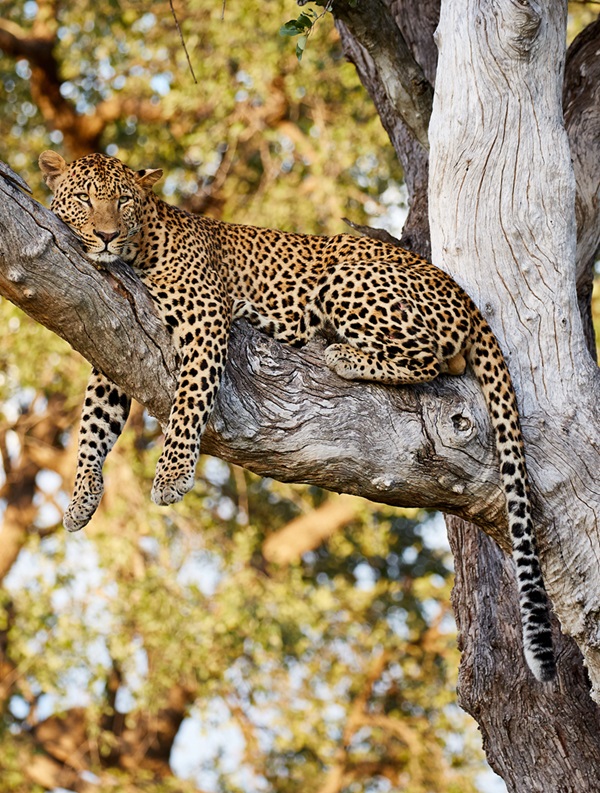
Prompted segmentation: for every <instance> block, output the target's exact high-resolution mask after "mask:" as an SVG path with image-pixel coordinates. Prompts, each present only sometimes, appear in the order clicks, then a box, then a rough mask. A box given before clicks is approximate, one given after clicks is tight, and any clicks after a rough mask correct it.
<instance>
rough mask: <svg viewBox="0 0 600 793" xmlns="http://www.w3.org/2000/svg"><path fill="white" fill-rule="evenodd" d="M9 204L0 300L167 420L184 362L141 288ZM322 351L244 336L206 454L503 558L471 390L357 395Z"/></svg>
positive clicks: (500, 511) (236, 338) (369, 388)
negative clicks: (456, 522)
mask: <svg viewBox="0 0 600 793" xmlns="http://www.w3.org/2000/svg"><path fill="white" fill-rule="evenodd" d="M0 194H1V195H2V200H1V201H0V228H1V230H2V238H1V241H0V246H1V247H0V294H3V295H4V296H5V297H7V298H8V299H9V300H11V301H12V302H13V303H15V304H16V305H18V306H20V307H21V308H23V310H25V311H26V312H27V313H28V314H29V315H30V316H32V317H33V318H34V319H36V320H37V321H38V322H40V323H42V324H43V325H45V326H46V327H48V328H50V329H51V330H53V331H54V332H55V333H58V334H59V335H61V336H62V337H63V338H65V339H66V340H67V341H69V343H71V344H72V346H73V347H75V349H77V350H79V351H80V352H81V353H82V355H84V356H85V357H86V358H87V359H88V360H89V361H90V362H92V363H93V364H94V365H95V366H97V367H98V368H99V369H101V370H102V371H103V372H105V373H106V375H107V376H108V377H110V378H111V379H112V380H113V381H114V382H116V383H117V384H119V385H121V386H122V387H123V388H124V389H125V390H126V391H127V392H128V393H130V394H131V395H132V396H133V397H134V398H136V399H137V400H138V401H140V402H141V403H142V404H143V405H145V406H146V407H147V408H148V410H149V411H150V412H151V413H152V414H153V415H155V416H156V417H157V418H158V419H159V420H160V421H161V422H163V423H164V422H166V420H167V417H168V413H169V408H170V405H171V398H172V395H173V393H174V388H175V372H176V369H177V367H176V357H175V351H174V350H173V348H172V347H171V342H170V339H169V337H168V334H167V332H166V330H165V329H164V328H163V326H162V325H161V323H160V321H159V320H158V319H157V318H156V316H155V315H154V313H153V309H152V304H151V301H150V299H149V297H148V295H147V293H146V291H145V289H144V288H143V286H142V285H141V284H140V282H139V281H138V280H137V278H136V277H135V276H134V275H133V273H132V272H131V271H130V270H129V268H128V267H126V266H125V265H121V266H115V267H112V266H111V271H110V273H107V272H106V271H102V272H100V271H98V270H97V269H95V268H94V266H93V265H92V264H91V263H90V262H89V261H87V260H86V259H84V258H83V256H82V255H81V254H80V253H79V252H78V250H77V242H76V240H75V239H74V237H73V235H72V234H71V232H70V231H69V230H68V229H67V228H66V226H64V225H63V224H62V223H61V222H60V221H58V219H57V218H56V217H55V216H54V215H53V214H52V213H50V212H49V211H48V210H46V209H44V208H43V207H42V206H41V205H39V204H37V203H36V202H35V201H33V200H32V199H30V198H29V197H28V196H25V195H24V194H22V193H21V192H20V191H18V190H17V189H16V188H15V187H14V186H13V185H12V184H11V183H9V182H3V183H2V184H1V185H0ZM124 340H126V343H125V342H124ZM322 352H323V345H322V343H321V342H319V341H315V342H313V343H311V344H310V345H309V346H308V347H306V348H305V349H303V350H295V349H293V348H290V347H289V346H286V345H282V344H280V343H278V342H275V341H273V340H272V339H270V338H269V337H267V336H265V335H263V334H261V333H259V332H257V331H255V330H253V329H251V328H249V327H248V326H247V325H242V324H240V325H238V326H237V327H236V328H235V329H234V331H233V333H232V340H231V353H230V361H229V364H228V367H227V370H226V373H225V377H224V382H223V386H222V388H221V391H220V395H219V400H218V405H217V409H216V411H215V413H214V415H213V419H212V421H211V424H210V426H209V429H208V430H207V432H206V434H205V436H204V439H203V444H202V448H203V451H205V452H208V453H212V454H216V455H217V456H219V457H222V458H224V459H226V460H229V461H232V462H236V463H239V464H240V465H243V466H244V467H246V468H249V469H250V470H253V471H255V472H257V473H260V474H263V475H267V476H272V477H274V478H276V479H280V480H282V481H294V482H310V483H313V484H316V485H320V486H322V487H326V488H329V489H331V490H336V491H340V492H347V493H351V494H356V495H362V496H365V497H367V498H370V499H372V500H374V501H380V502H384V503H388V504H394V505H398V506H405V505H410V506H423V507H429V508H432V509H443V510H445V511H448V512H452V513H456V514H459V515H461V516H463V517H466V518H468V519H470V520H473V521H475V522H476V523H477V524H478V525H480V526H482V527H483V528H485V529H486V530H488V531H491V532H492V533H493V536H494V537H495V539H497V540H498V541H499V542H500V543H502V544H503V545H504V546H505V547H506V540H505V535H504V525H505V524H504V500H503V496H502V493H501V490H500V488H499V485H498V470H497V462H496V457H495V452H494V444H493V441H492V438H491V435H490V432H489V422H488V414H487V410H486V407H485V403H484V401H483V397H482V394H481V390H480V388H479V386H478V384H477V382H476V381H475V379H474V378H473V377H471V376H467V377H463V378H449V377H442V378H439V379H438V381H436V382H434V383H433V384H429V385H426V386H418V387H415V388H388V387H384V386H378V385H370V384H358V383H349V382H347V381H344V380H341V379H340V378H338V377H337V376H336V375H334V374H333V373H332V372H330V371H329V370H328V369H327V368H326V367H325V366H324V364H323V354H322ZM82 387H83V384H82ZM364 416H368V417H369V421H368V422H364V421H363V420H359V419H360V417H364ZM465 482H469V486H468V487H467V486H466V485H465Z"/></svg>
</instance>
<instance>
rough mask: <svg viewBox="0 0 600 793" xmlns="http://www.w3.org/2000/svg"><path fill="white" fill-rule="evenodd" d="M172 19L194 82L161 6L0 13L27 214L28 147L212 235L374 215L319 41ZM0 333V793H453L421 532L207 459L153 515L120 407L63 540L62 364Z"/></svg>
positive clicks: (385, 188) (433, 597)
mask: <svg viewBox="0 0 600 793" xmlns="http://www.w3.org/2000/svg"><path fill="white" fill-rule="evenodd" d="M175 11H176V13H177V17H178V20H179V23H180V25H181V30H182V34H183V37H184V39H185V43H186V46H187V49H188V50H189V53H190V57H191V64H192V67H193V71H194V74H195V76H196V79H197V83H196V82H194V79H193V77H192V74H191V71H190V69H189V67H188V63H187V59H186V55H185V52H184V49H183V47H182V43H181V39H180V36H179V34H178V31H177V27H176V24H175V21H174V19H173V15H172V13H171V7H170V4H169V3H167V2H155V3H152V4H148V3H142V2H140V0H130V1H129V2H127V3H118V2H115V0H96V2H94V3H91V2H89V0H81V2H79V3H67V2H64V1H61V0H39V2H34V1H33V0H27V1H26V2H14V3H10V2H8V3H5V4H4V6H3V18H2V19H1V20H0V81H1V84H2V93H1V94H0V97H1V102H2V113H1V114H0V136H1V140H2V144H1V151H0V156H1V157H2V159H4V160H6V161H7V162H8V163H9V164H10V165H11V166H12V167H13V168H14V169H15V170H16V171H17V172H19V173H21V174H22V175H23V176H24V178H26V179H27V180H28V182H29V183H30V184H31V186H32V187H33V189H34V192H35V194H36V195H37V196H38V197H42V196H43V195H46V191H45V188H43V187H42V185H41V181H40V178H39V173H38V171H37V166H36V160H37V156H38V154H39V152H40V151H42V150H43V149H45V148H49V147H50V148H52V147H53V148H56V149H57V150H60V151H61V152H62V153H64V154H65V156H67V157H68V158H74V157H77V156H80V155H82V154H84V153H87V152H89V151H95V150H100V151H105V152H107V153H109V154H112V155H115V156H118V157H120V158H122V159H123V160H125V161H126V162H128V163H129V164H130V165H131V166H132V167H135V168H142V167H158V166H160V167H162V168H164V170H165V173H166V179H165V180H164V181H163V183H162V187H160V189H162V190H163V193H164V195H165V197H166V198H167V199H168V200H170V201H172V202H175V203H181V204H182V205H184V206H186V207H187V208H189V209H191V210H192V211H202V212H206V213H207V214H211V215H213V216H216V217H221V218H223V219H224V220H235V221H238V222H245V223H255V224H257V225H265V226H266V225H268V226H275V227H279V228H283V229H287V230H302V231H305V232H316V233H336V232H339V231H341V230H343V225H342V222H341V217H342V216H343V215H348V216H350V217H351V218H352V219H353V220H355V221H356V222H358V223H364V222H367V221H368V220H369V219H370V218H372V217H373V216H377V215H379V214H388V215H390V213H393V211H394V210H395V209H397V207H398V205H399V204H401V202H402V185H401V177H402V174H401V172H400V170H399V166H398V163H397V160H396V158H395V156H394V154H393V151H392V150H391V147H390V146H389V142H388V140H387V137H386V135H385V133H384V131H383V129H382V128H381V124H380V122H379V119H378V117H377V115H376V113H375V112H374V110H373V107H372V104H371V102H370V100H369V98H368V97H367V96H366V94H365V92H364V90H363V89H362V87H361V85H360V83H359V81H358V78H357V76H356V74H355V71H354V68H353V66H352V65H351V64H349V63H346V62H344V60H343V57H342V52H341V47H340V44H339V41H338V37H337V34H336V32H335V30H334V29H333V27H332V25H331V22H330V20H328V19H327V18H324V19H322V20H320V22H319V24H317V25H316V26H315V30H314V32H313V33H312V35H311V38H310V41H309V46H308V47H307V49H306V51H305V54H304V57H303V60H302V64H301V66H300V65H299V64H298V61H297V58H296V55H295V51H294V46H293V44H291V43H290V41H289V39H286V38H283V37H280V36H279V35H278V30H279V28H280V26H281V25H282V24H283V23H284V22H285V21H286V20H287V19H288V18H289V17H290V16H293V15H294V13H297V11H296V9H295V7H294V5H293V4H292V3H291V2H284V1H283V0H277V1H276V2H275V0H272V2H270V3H269V4H257V3H252V2H250V0H238V1H237V2H235V3H234V2H227V3H225V4H223V5H222V4H221V3H218V2H217V3H211V4H207V3H201V2H198V0H186V2H185V3H184V2H183V1H182V0H180V2H178V3H176V4H175ZM577 13H578V14H585V13H587V9H586V8H580V9H578V10H577ZM573 19H574V24H575V25H576V18H575V16H574V17H573ZM388 219H389V218H388ZM392 219H393V216H392ZM0 318H1V322H2V327H3V332H2V334H1V336H0V358H1V366H0V398H1V401H2V412H1V415H0V452H1V454H2V461H3V472H2V480H1V492H0V498H1V502H0V505H1V509H2V521H3V522H2V531H1V533H0V579H1V580H2V583H3V588H2V590H1V595H0V597H1V600H0V608H1V611H0V707H1V716H0V747H1V751H0V775H1V779H2V791H3V793H25V792H27V793H38V792H39V791H44V790H54V789H58V788H63V789H67V790H72V791H76V793H94V792H95V791H111V792H113V791H114V793H121V792H123V793H130V792H132V791H152V793H167V792H168V791H177V792H178V793H187V792H188V791H189V792H191V791H199V792H203V791H226V792H227V793H236V792H237V791H240V792H243V793H249V792H251V791H257V792H258V791H276V792H277V793H296V792H298V793H299V792H300V791H305V790H312V791H315V792H316V793H335V792H336V791H348V793H359V792H360V793H362V792H363V791H364V792H365V793H376V792H377V793H379V792H380V791H381V792H383V791H391V790H398V789H402V790H404V791H407V793H426V791H442V790H443V791H447V793H454V792H455V793H459V792H460V793H469V791H476V790H478V789H480V788H478V786H477V784H476V775H477V773H478V772H479V771H481V770H482V768H483V761H482V757H481V753H480V751H479V750H478V749H477V748H476V743H477V741H476V740H475V737H476V736H475V732H474V729H473V727H472V726H471V724H472V723H471V722H470V721H468V720H467V717H466V716H465V715H464V714H462V712H460V711H459V710H458V709H457V707H456V705H455V701H454V694H453V688H454V685H455V668H456V665H457V650H456V648H455V633H454V627H453V623H452V619H451V615H450V613H449V606H448V595H449V587H450V579H451V561H450V557H449V553H448V551H447V550H446V549H445V546H443V544H441V543H440V541H439V539H438V531H437V529H436V524H435V521H433V520H432V519H431V516H426V515H424V514H422V513H417V512H412V513H411V512H406V511H404V512H400V511H398V510H396V511H393V510H389V509H385V508H382V507H373V506H370V505H368V504H367V503H366V502H363V501H360V500H358V499H353V498H349V497H335V496H330V495H328V494H326V493H324V492H322V491H319V490H316V489H314V488H308V487H292V486H289V485H282V484H279V483H277V482H274V481H269V480H261V479H259V478H258V477H256V476H253V475H251V474H248V473H247V472H244V471H242V470H241V469H238V468H235V467H234V466H229V465H226V464H225V463H222V462H220V461H218V460H215V459H212V458H203V460H202V462H201V464H200V466H199V471H198V475H199V479H198V483H197V487H196V489H195V491H194V493H193V494H191V495H190V496H188V497H187V498H186V501H185V502H184V503H182V504H181V505H178V506H177V507H175V508H171V509H170V510H169V511H168V512H165V511H163V510H160V509H158V508H156V507H155V506H154V505H152V504H151V502H150V500H149V491H150V483H151V480H152V474H153V470H154V466H155V463H156V460H157V457H158V447H157V443H156V442H157V438H158V436H159V430H158V428H157V426H156V424H155V422H153V421H152V420H151V419H150V418H149V417H148V416H147V415H145V414H144V413H143V411H142V410H141V409H137V410H136V409H134V411H133V415H132V418H131V420H130V423H129V425H128V430H127V431H126V433H125V435H124V437H123V438H122V439H121V441H120V442H119V444H118V446H117V448H116V449H115V452H114V453H113V454H112V455H111V458H110V459H109V462H108V464H107V470H106V480H107V491H106V495H105V498H104V501H103V505H102V507H101V510H100V512H99V514H98V517H97V518H95V520H94V522H93V524H92V525H91V526H90V527H89V529H87V530H86V533H85V534H83V535H77V536H66V535H65V533H64V532H63V531H62V527H61V524H60V516H61V512H62V509H63V508H64V506H65V505H66V502H67V495H66V493H67V492H68V490H69V488H70V484H71V478H72V475H73V469H74V460H75V446H74V444H75V429H76V421H77V416H78V414H79V406H80V402H81V399H82V395H83V390H84V384H85V380H86V376H87V370H88V366H87V364H86V363H85V362H83V361H82V360H81V359H80V358H79V357H78V356H76V355H75V354H74V353H72V351H70V349H68V348H67V346H66V345H65V344H64V343H63V342H61V341H60V340H59V339H57V338H56V337H54V336H52V335H51V334H50V333H48V332H47V331H46V330H44V329H43V328H41V327H39V326H38V325H35V324H34V323H33V322H31V321H30V320H29V319H28V318H27V317H26V316H24V315H23V314H21V313H20V312H19V311H18V310H17V309H15V308H14V307H12V306H11V305H10V304H8V303H7V302H6V301H2V302H1V303H0ZM293 521H298V522H302V525H301V526H300V525H299V524H298V523H295V524H294V523H292V522H293ZM291 528H294V530H295V533H294V535H293V536H294V537H295V538H296V543H295V545H294V547H293V549H291V550H290V545H289V536H290V535H289V531H287V532H286V529H287V530H289V529H291ZM340 528H344V532H343V533H341V532H339V531H336V530H337V529H340ZM309 529H310V531H309ZM303 532H306V535H304V534H303ZM315 535H316V536H318V537H319V538H324V537H325V538H327V541H326V543H325V544H322V545H316V544H314V543H313V542H312V541H311V540H310V539H307V540H306V541H305V542H302V541H301V542H300V543H299V547H298V537H299V536H300V537H301V538H302V537H304V536H306V537H307V538H310V537H313V536H315ZM440 546H442V547H440Z"/></svg>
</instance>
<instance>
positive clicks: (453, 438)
mask: <svg viewBox="0 0 600 793" xmlns="http://www.w3.org/2000/svg"><path fill="white" fill-rule="evenodd" d="M440 419H441V420H439V421H438V432H439V434H440V438H441V439H442V442H443V443H444V445H445V446H450V447H453V448H462V447H464V446H466V445H468V444H469V443H471V441H472V440H473V438H474V437H475V436H476V435H477V423H476V421H475V418H474V416H473V413H472V412H471V410H470V409H469V407H468V405H466V404H465V403H464V402H462V401H460V400H457V401H455V402H454V404H451V403H450V404H447V405H444V406H443V407H442V409H441V415H440Z"/></svg>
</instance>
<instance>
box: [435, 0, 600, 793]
mask: <svg viewBox="0 0 600 793" xmlns="http://www.w3.org/2000/svg"><path fill="white" fill-rule="evenodd" d="M565 15H566V4H563V3H554V4H553V7H552V8H549V9H547V10H540V9H538V7H537V6H536V7H535V9H534V7H533V5H532V4H531V5H530V4H528V3H525V4H519V5H516V4H514V3H512V2H510V0H506V2H497V3H495V4H494V7H493V9H492V8H491V7H490V4H489V3H485V2H475V3H472V4H470V8H469V10H468V11H467V12H465V8H464V4H462V3H458V2H453V1H452V0H451V1H450V2H447V3H446V4H444V5H443V6H442V14H441V19H440V25H439V28H438V44H439V48H440V69H439V72H438V79H437V82H436V98H435V102H434V112H433V116H432V123H431V127H430V140H431V164H430V168H431V171H430V173H431V178H430V217H431V226H432V249H433V256H434V260H435V261H436V262H437V263H438V264H440V265H441V266H443V267H445V268H446V269H448V270H449V271H450V272H452V274H453V275H454V276H455V277H456V278H457V280H459V281H460V282H462V283H463V284H464V285H465V286H466V287H467V288H468V289H469V290H470V291H471V293H472V294H473V296H474V298H475V299H476V301H477V302H478V303H479V305H480V307H481V308H482V309H483V310H484V313H485V314H486V316H487V319H488V321H489V322H490V324H491V325H492V326H493V328H494V330H495V331H496V333H497V334H498V336H499V338H500V339H501V340H502V342H503V346H504V349H505V353H506V354H507V357H508V359H509V363H510V367H511V372H512V375H513V379H514V382H515V386H516V388H517V391H518V394H519V397H520V405H521V411H522V414H523V427H524V435H525V441H526V449H527V452H528V463H529V468H530V471H531V474H532V479H533V483H534V493H535V497H536V500H537V503H538V506H539V511H538V519H539V527H538V534H539V537H540V545H541V546H542V548H541V549H542V554H543V560H544V562H545V564H544V568H545V577H546V580H547V584H548V588H549V590H550V593H551V596H552V598H553V601H554V604H555V609H556V612H557V614H558V615H559V617H560V620H561V624H562V627H563V630H565V631H566V632H567V633H570V634H571V635H573V636H574V637H575V638H576V640H577V642H578V644H579V646H580V648H581V649H582V651H583V654H584V657H585V659H586V663H587V665H588V667H589V673H590V677H591V679H592V681H593V686H594V689H593V696H594V697H595V698H596V700H598V697H599V695H600V688H599V683H600V676H599V673H600V667H599V661H600V656H599V652H598V651H599V638H600V637H599V632H598V616H599V613H600V578H599V576H598V564H597V559H598V558H599V556H600V532H599V524H598V512H599V510H600V503H599V500H598V486H597V479H598V470H600V467H599V463H600V460H599V459H598V442H599V440H600V438H599V431H598V427H599V422H598V418H599V415H598V408H597V399H596V398H595V396H594V395H595V394H597V392H598V370H597V368H596V366H595V363H594V362H593V360H592V359H591V358H590V356H589V353H588V351H587V348H586V338H585V336H584V333H583V330H582V325H581V321H580V315H579V310H578V306H577V295H576V290H575V273H576V256H575V229H576V225H575V215H574V208H575V189H574V179H573V173H572V167H571V160H570V152H569V148H568V143H567V139H566V134H565V131H564V128H563V121H562V106H561V93H560V89H561V84H560V81H561V74H562V63H563V61H564V39H565V33H564V25H565ZM457 75H460V79H457ZM579 145H580V146H581V145H582V142H581V141H580V142H579ZM587 178H588V179H590V181H591V177H589V176H588V177H587ZM582 181H583V180H582ZM581 189H582V188H581V186H580V195H581ZM591 189H592V190H593V189H594V187H593V186H592V188H591ZM595 189H596V191H597V181H596V185H595ZM590 198H591V197H590V196H585V197H584V200H583V204H584V205H585V206H590V205H592V206H593V204H594V202H593V200H590ZM580 203H582V199H581V197H580ZM584 227H585V228H584ZM582 231H585V234H586V237H589V236H593V234H594V233H595V234H596V242H595V245H594V243H593V242H587V243H586V244H587V248H588V250H587V251H586V250H585V247H586V246H583V245H582V246H580V249H581V251H582V253H581V256H580V258H579V261H578V262H577V263H578V264H580V266H584V265H586V264H587V265H588V267H589V258H590V251H589V249H590V248H594V249H595V247H597V229H595V230H593V231H592V229H590V227H589V225H586V224H585V221H582V222H580V233H581V232H582ZM578 252H579V251H578ZM582 256H587V261H586V262H581V257H582ZM588 283H589V278H588ZM450 528H451V531H450V536H451V539H452V545H453V550H454V553H455V558H456V564H457V588H456V591H455V607H456V613H457V618H458V622H459V627H460V629H461V634H462V644H463V649H465V651H466V657H464V658H463V663H462V667H461V681H460V694H461V702H462V704H463V706H464V707H465V708H466V709H467V710H469V711H470V712H471V713H473V715H474V716H475V717H476V718H477V720H478V721H479V723H480V725H481V727H482V732H483V735H484V743H485V746H486V751H487V753H488V759H489V760H490V762H491V764H492V765H493V766H494V767H495V768H496V770H497V771H498V772H499V773H500V774H501V775H502V776H503V778H504V779H505V781H506V782H507V785H508V787H509V789H510V790H511V791H512V790H514V791H522V793H532V791H548V790H560V791H561V793H562V791H573V793H575V792H576V791H577V793H581V792H582V791H590V792H591V791H595V790H597V789H598V778H599V773H600V712H599V709H598V708H597V706H594V705H593V704H592V703H591V702H590V700H589V698H588V697H587V695H586V688H587V684H588V681H587V679H586V677H585V674H584V673H583V670H582V669H581V665H580V662H579V659H578V653H577V651H576V650H575V649H574V646H573V645H572V644H571V643H570V642H569V641H565V640H564V639H563V640H561V641H560V645H559V646H560V656H561V663H560V665H559V670H560V684H559V686H557V687H555V688H554V690H553V691H543V690H540V689H539V688H538V687H531V686H528V685H526V684H525V682H524V680H523V676H522V674H521V670H520V669H519V664H518V663H517V662H516V661H517V658H516V656H515V653H514V642H512V643H511V642H506V641H505V638H506V635H507V633H508V632H510V631H511V627H510V626H511V624H513V625H514V622H512V623H511V620H514V618H515V616H516V611H515V606H514V602H515V599H514V591H515V590H514V574H513V571H512V568H511V565H510V562H508V560H506V558H503V557H502V555H501V554H500V553H499V551H498V549H497V548H494V547H493V546H491V545H490V543H489V541H486V540H485V539H482V538H481V537H479V536H478V534H477V532H475V531H474V530H473V529H472V527H469V526H466V525H464V524H462V523H461V522H460V521H456V520H451V521H450ZM465 580H468V584H467V586H466V587H465ZM473 591H475V592H476V593H477V594H478V597H477V598H472V597H470V596H469V594H468V593H469V592H473ZM507 592H508V593H509V594H508V595H507ZM492 604H493V605H492ZM515 637H516V634H515ZM511 645H512V647H513V650H512V652H511ZM515 701H518V702H519V711H518V714H517V712H516V711H515V708H514V703H515ZM511 714H512V715H511ZM536 725H537V726H536Z"/></svg>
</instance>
